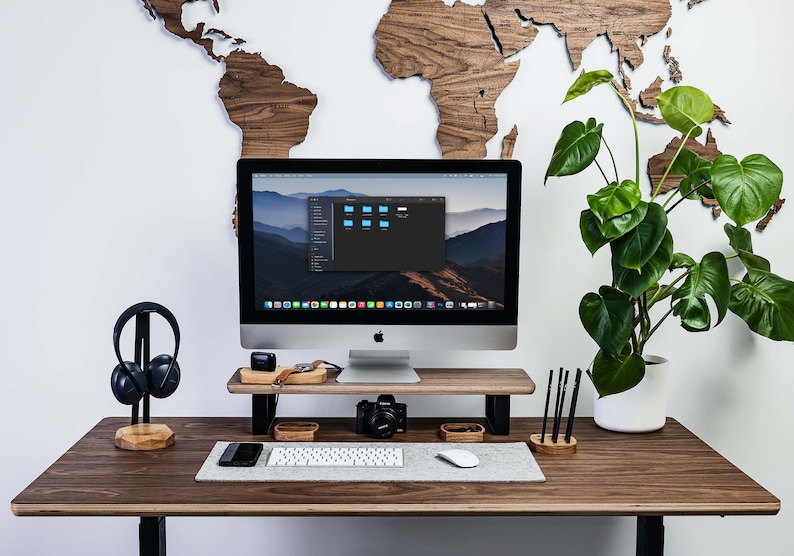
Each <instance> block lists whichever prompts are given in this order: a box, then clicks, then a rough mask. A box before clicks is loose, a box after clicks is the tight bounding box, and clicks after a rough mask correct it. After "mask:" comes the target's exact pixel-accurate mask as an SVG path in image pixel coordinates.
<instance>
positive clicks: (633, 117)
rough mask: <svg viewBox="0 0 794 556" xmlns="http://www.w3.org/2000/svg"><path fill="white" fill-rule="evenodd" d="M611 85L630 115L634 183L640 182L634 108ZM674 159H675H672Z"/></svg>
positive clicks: (613, 86)
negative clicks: (632, 133)
mask: <svg viewBox="0 0 794 556" xmlns="http://www.w3.org/2000/svg"><path fill="white" fill-rule="evenodd" d="M610 85H611V86H612V90H613V91H615V94H616V95H618V98H619V99H620V100H621V102H622V103H623V104H624V106H625V107H626V110H628V111H629V116H631V124H632V126H634V170H635V171H634V183H636V184H637V185H639V184H640V134H639V132H638V131H637V117H636V116H635V115H634V109H633V108H632V107H631V104H629V101H627V100H626V99H625V98H623V95H621V94H620V91H619V90H618V88H617V87H616V86H615V84H614V83H610ZM674 160H675V159H674Z"/></svg>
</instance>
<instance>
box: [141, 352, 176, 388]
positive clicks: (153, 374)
mask: <svg viewBox="0 0 794 556" xmlns="http://www.w3.org/2000/svg"><path fill="white" fill-rule="evenodd" d="M172 361H173V366H172V367H171V372H170V373H168V366H169V365H171V362H172ZM166 373H168V377H167V380H166ZM180 374H181V373H180V370H179V363H177V362H176V361H175V360H174V358H173V357H171V356H170V355H158V356H157V357H155V358H154V359H152V360H151V361H150V362H149V364H148V365H146V381H147V388H148V390H149V394H151V395H152V396H154V397H155V398H167V397H168V396H170V395H171V394H173V393H174V391H175V390H176V387H177V386H179V379H180ZM164 380H165V384H163V381H164Z"/></svg>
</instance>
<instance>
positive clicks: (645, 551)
mask: <svg viewBox="0 0 794 556" xmlns="http://www.w3.org/2000/svg"><path fill="white" fill-rule="evenodd" d="M662 520H663V517H662V516H660V515H648V516H639V517H637V556H663V555H664V523H663V521H662Z"/></svg>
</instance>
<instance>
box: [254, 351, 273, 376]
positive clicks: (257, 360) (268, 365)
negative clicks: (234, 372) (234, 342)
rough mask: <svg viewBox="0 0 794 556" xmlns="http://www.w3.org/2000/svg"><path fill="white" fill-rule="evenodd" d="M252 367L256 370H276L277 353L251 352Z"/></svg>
mask: <svg viewBox="0 0 794 556" xmlns="http://www.w3.org/2000/svg"><path fill="white" fill-rule="evenodd" d="M251 369H252V370H254V371H275V370H276V354H275V353H268V352H264V351H255V352H253V353H252V354H251Z"/></svg>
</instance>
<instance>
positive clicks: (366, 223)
mask: <svg viewBox="0 0 794 556" xmlns="http://www.w3.org/2000/svg"><path fill="white" fill-rule="evenodd" d="M361 225H362V226H363V227H364V228H370V227H371V226H372V220H362V221H361Z"/></svg>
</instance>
